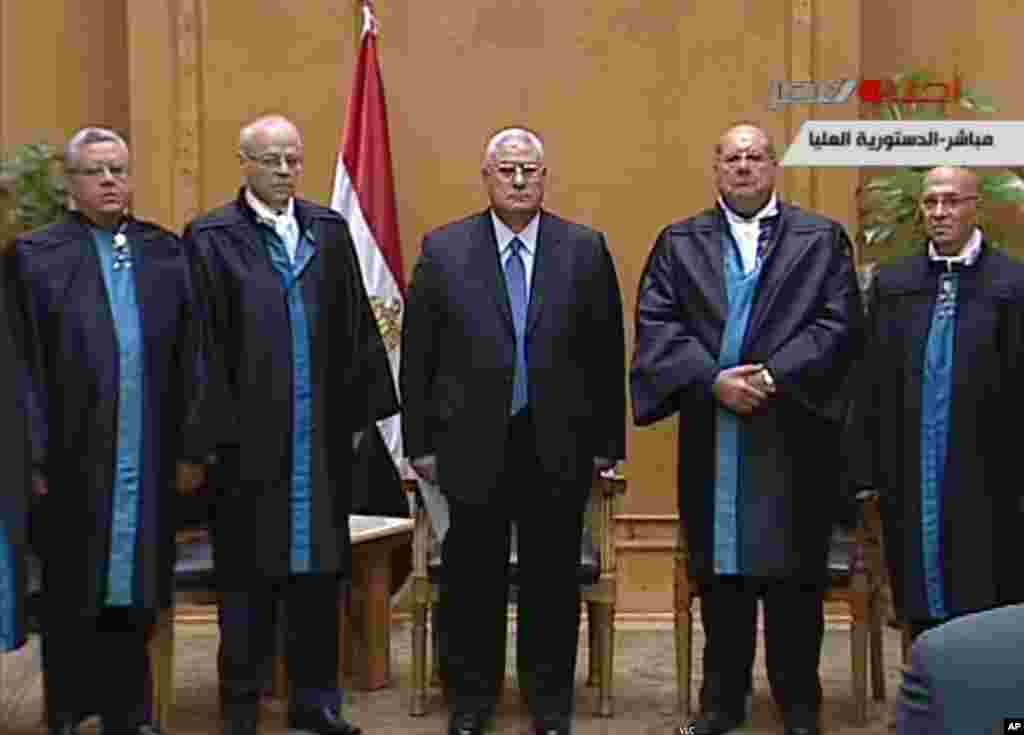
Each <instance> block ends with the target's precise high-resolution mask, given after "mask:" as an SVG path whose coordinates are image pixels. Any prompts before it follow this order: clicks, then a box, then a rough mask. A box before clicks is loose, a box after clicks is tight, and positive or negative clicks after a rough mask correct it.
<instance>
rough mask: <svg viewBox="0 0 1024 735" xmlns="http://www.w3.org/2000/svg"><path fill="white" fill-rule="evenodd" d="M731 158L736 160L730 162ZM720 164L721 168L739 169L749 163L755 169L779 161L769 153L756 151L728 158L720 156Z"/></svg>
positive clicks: (736, 154)
mask: <svg viewBox="0 0 1024 735" xmlns="http://www.w3.org/2000/svg"><path fill="white" fill-rule="evenodd" d="M754 156H763V157H762V158H754ZM730 158H734V159H735V160H729V159H730ZM718 163H719V165H720V166H723V167H725V168H728V169H734V168H738V167H739V166H740V165H741V164H743V163H748V164H750V165H751V166H753V167H755V168H761V167H762V166H767V165H769V164H773V163H778V159H777V158H776V157H775V156H773V155H771V154H769V153H758V152H756V151H755V152H752V153H746V152H742V153H741V152H737V153H732V154H730V155H728V156H723V155H721V154H719V156H718Z"/></svg>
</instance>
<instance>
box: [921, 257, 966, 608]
mask: <svg viewBox="0 0 1024 735" xmlns="http://www.w3.org/2000/svg"><path fill="white" fill-rule="evenodd" d="M957 285H958V275H957V274H956V273H943V274H942V275H941V276H940V278H939V293H938V297H937V298H936V301H935V308H934V309H933V311H932V323H931V327H930V328H929V330H928V346H927V348H926V351H925V358H924V379H923V381H922V387H921V548H922V552H923V555H924V558H923V568H924V581H925V593H926V598H927V600H928V612H929V614H930V615H931V617H932V618H934V619H942V618H945V617H947V611H946V603H945V580H944V578H943V577H944V575H943V567H944V564H943V561H942V559H943V554H942V490H943V479H944V476H945V470H946V450H947V446H948V442H949V414H950V403H951V400H952V389H953V350H954V337H955V334H956V308H957Z"/></svg>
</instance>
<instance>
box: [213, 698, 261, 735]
mask: <svg viewBox="0 0 1024 735" xmlns="http://www.w3.org/2000/svg"><path fill="white" fill-rule="evenodd" d="M259 731H260V716H259V708H258V707H237V706H236V707H232V706H231V705H227V706H225V708H224V713H223V725H222V726H221V732H222V733H223V735H258V734H259Z"/></svg>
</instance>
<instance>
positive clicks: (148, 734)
mask: <svg viewBox="0 0 1024 735" xmlns="http://www.w3.org/2000/svg"><path fill="white" fill-rule="evenodd" d="M103 735H161V734H160V730H159V728H157V726H156V725H154V724H152V723H150V722H143V723H142V724H139V725H135V726H134V727H113V728H111V727H107V726H106V725H104V726H103Z"/></svg>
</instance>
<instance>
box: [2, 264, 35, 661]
mask: <svg viewBox="0 0 1024 735" xmlns="http://www.w3.org/2000/svg"><path fill="white" fill-rule="evenodd" d="M6 266H7V262H6V258H2V259H0V289H3V290H2V291H0V426H2V427H3V432H2V433H3V437H2V439H0V468H2V471H3V479H2V480H0V653H3V652H4V651H8V650H12V649H15V648H18V647H19V646H20V645H21V644H23V643H24V642H25V608H24V604H25V597H24V596H25V590H26V579H25V547H26V527H27V525H28V493H29V479H30V464H29V444H28V426H27V423H26V415H25V406H24V389H25V375H24V369H23V365H22V362H21V359H20V356H19V355H18V354H17V352H16V351H15V341H14V339H12V336H13V335H12V332H11V330H12V328H13V327H14V325H13V324H12V323H11V317H12V314H11V310H10V309H9V308H8V304H7V298H6V295H7V289H6V288H5V285H6V284H5V283H4V276H5V275H6V274H5V273H4V272H3V271H6Z"/></svg>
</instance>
